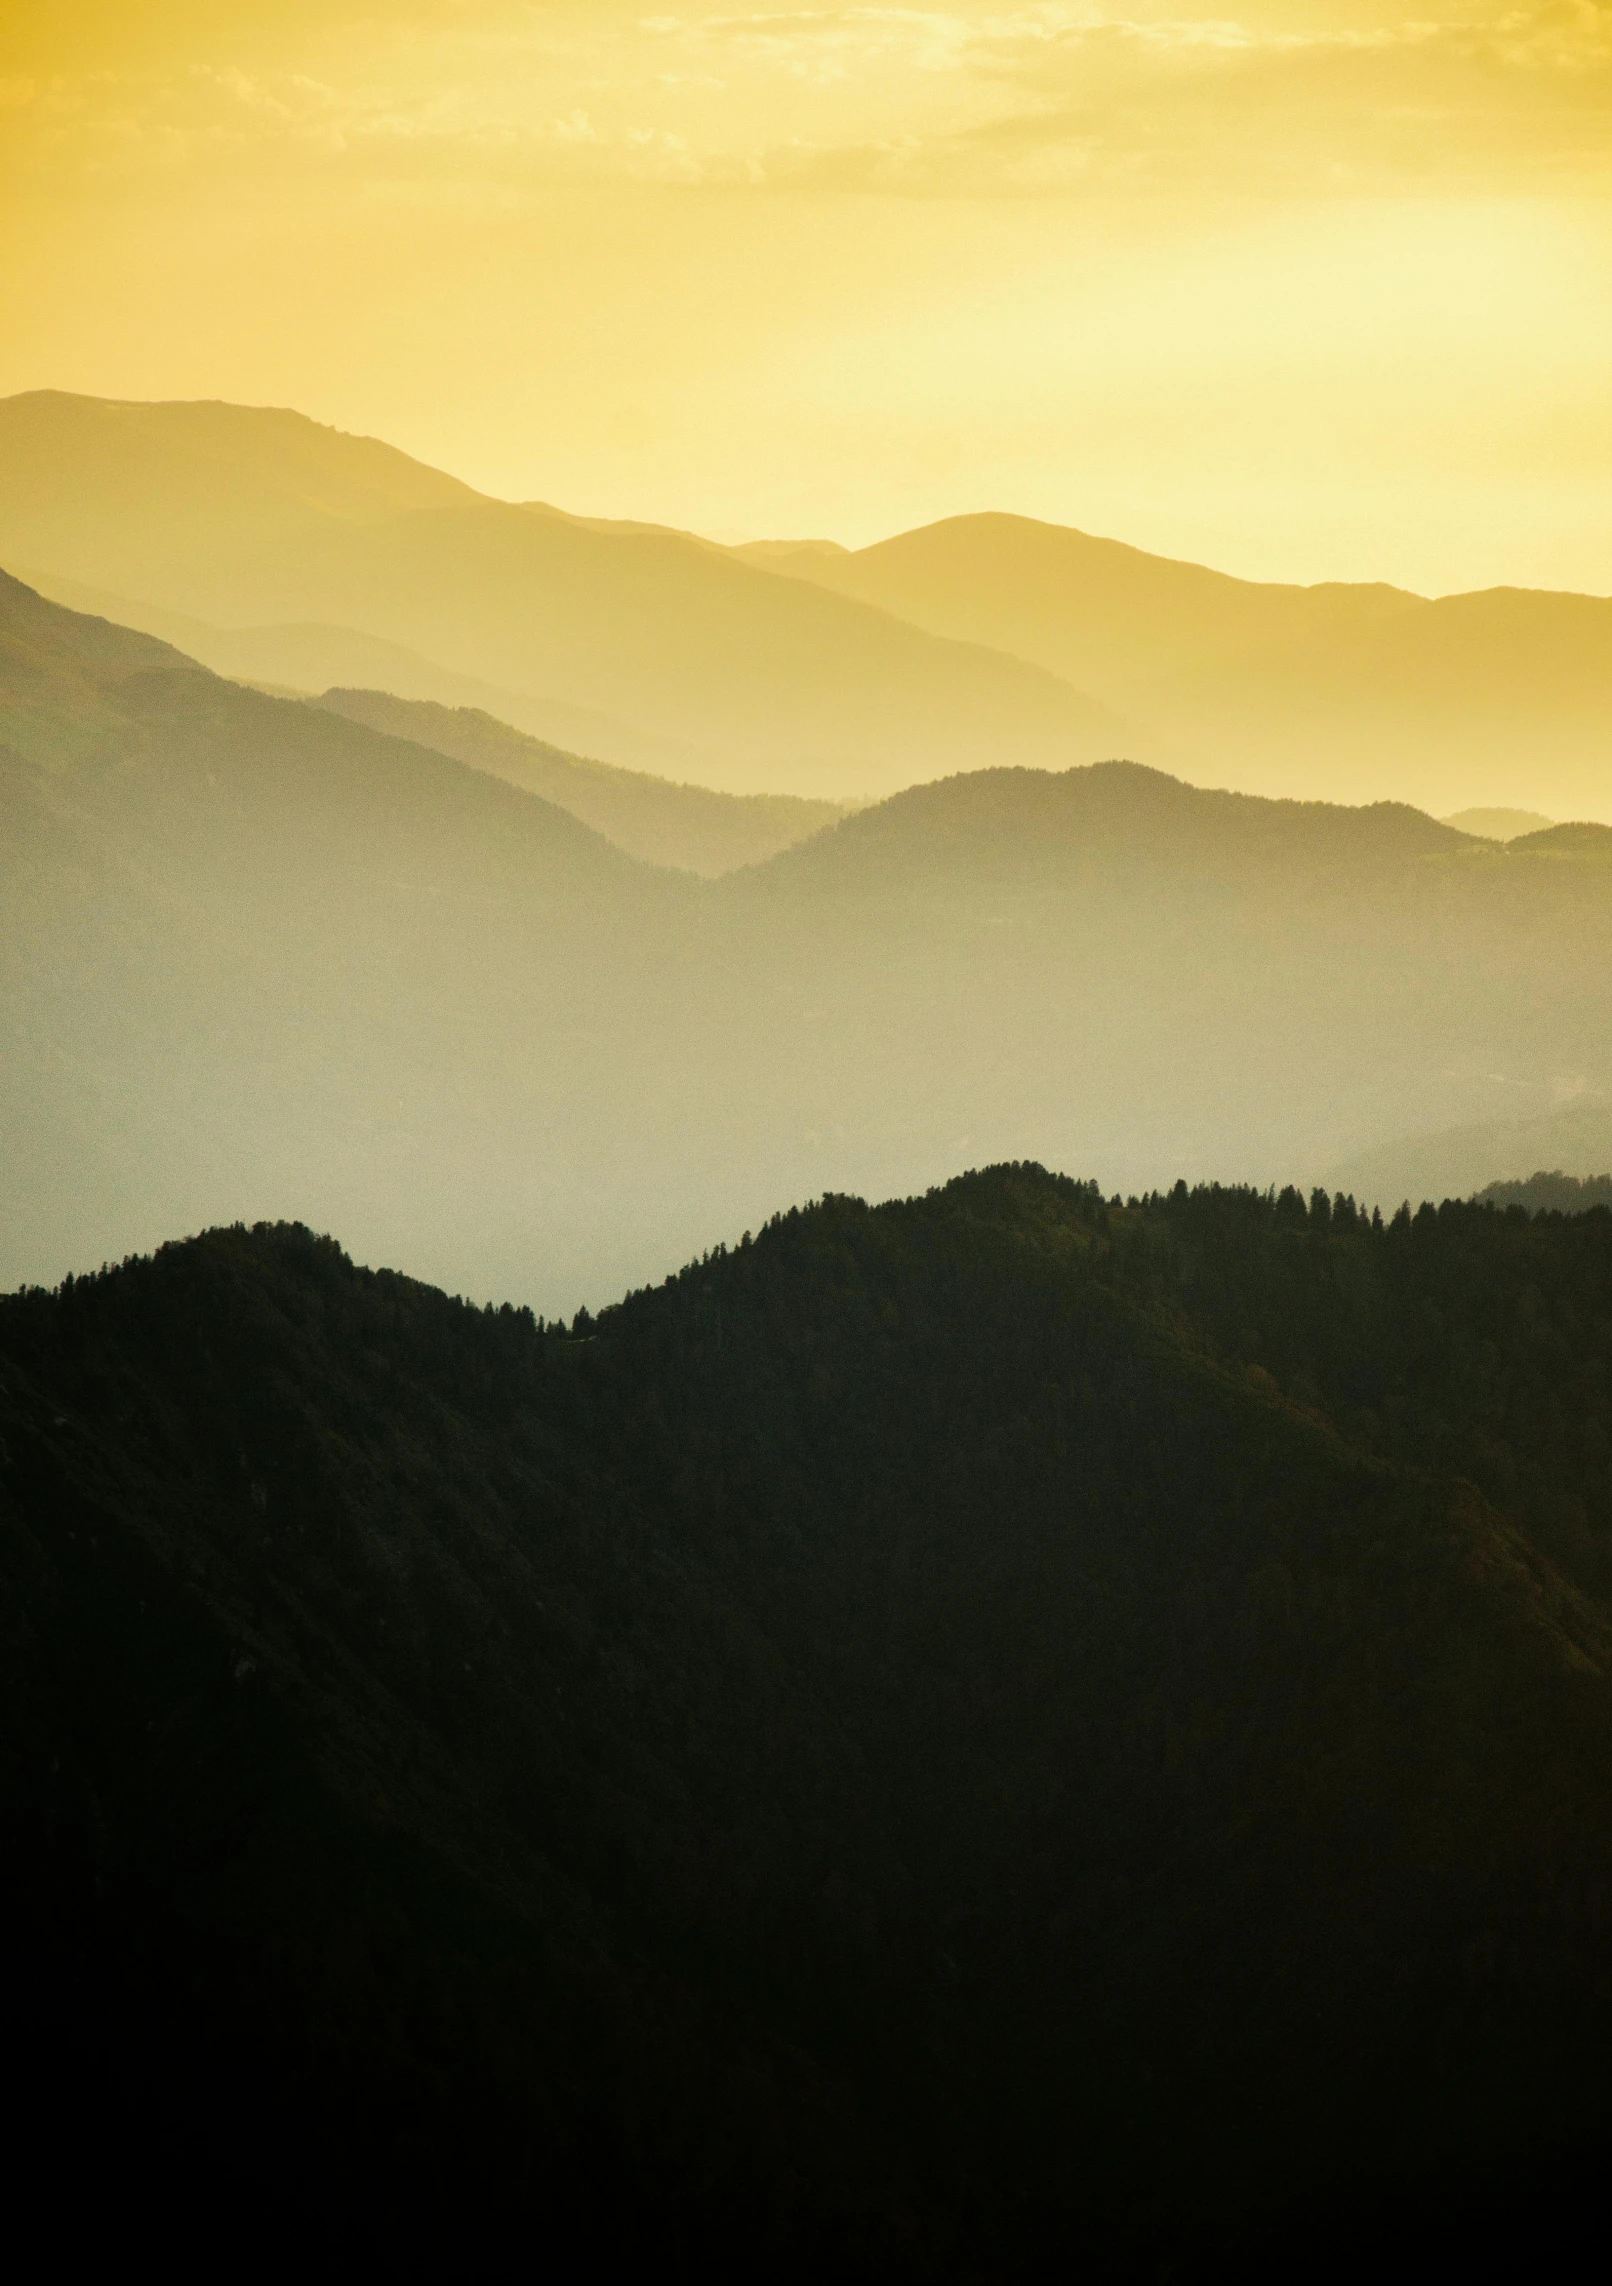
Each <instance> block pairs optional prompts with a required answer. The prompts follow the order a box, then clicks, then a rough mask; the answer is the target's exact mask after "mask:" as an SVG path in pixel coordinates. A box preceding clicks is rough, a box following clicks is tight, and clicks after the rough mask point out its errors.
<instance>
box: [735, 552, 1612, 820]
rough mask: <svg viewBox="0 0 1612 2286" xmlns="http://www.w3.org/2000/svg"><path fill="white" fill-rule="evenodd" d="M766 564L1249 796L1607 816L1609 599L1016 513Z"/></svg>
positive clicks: (1611, 661) (1611, 778)
mask: <svg viewBox="0 0 1612 2286" xmlns="http://www.w3.org/2000/svg"><path fill="white" fill-rule="evenodd" d="M751 560H753V561H755V562H757V563H758V564H763V565H765V566H766V567H767V568H769V569H771V570H773V571H774V572H778V573H782V574H785V575H787V576H790V577H792V578H795V579H797V580H802V579H803V580H807V581H810V582H812V583H813V584H815V585H819V586H824V587H830V588H832V589H834V590H835V592H836V593H840V594H847V595H854V596H857V597H859V598H860V599H861V600H863V601H864V602H869V603H876V604H879V605H881V606H882V607H883V608H884V609H886V610H889V611H894V612H897V613H899V614H900V615H901V616H902V617H904V618H907V619H910V620H911V621H912V622H913V624H914V625H915V626H919V627H925V628H927V629H929V630H930V632H932V633H934V634H941V635H948V636H952V637H958V638H962V639H965V640H968V641H972V642H982V643H990V644H993V645H995V646H997V647H998V648H1000V649H1001V650H1004V651H1011V652H1013V653H1015V654H1016V655H1017V656H1019V657H1021V658H1025V659H1030V660H1034V661H1035V662H1036V663H1038V664H1039V665H1041V666H1044V667H1048V668H1050V669H1051V670H1052V671H1053V672H1054V673H1057V674H1060V675H1063V676H1065V677H1066V678H1068V679H1069V680H1070V681H1072V682H1075V683H1078V684H1079V686H1080V688H1081V689H1083V690H1089V691H1092V692H1094V693H1095V694H1096V695H1097V696H1098V697H1100V698H1102V699H1104V700H1105V701H1107V703H1108V704H1110V705H1111V706H1114V707H1116V708H1118V709H1120V710H1121V712H1122V713H1123V714H1124V715H1125V716H1126V718H1127V719H1128V720H1130V721H1133V722H1134V723H1135V724H1136V725H1137V726H1138V727H1137V731H1136V735H1135V736H1134V737H1133V739H1132V740H1131V742H1130V746H1129V749H1128V750H1129V751H1130V752H1132V753H1135V754H1140V755H1141V756H1143V757H1144V758H1145V759H1148V760H1153V761H1163V762H1167V763H1168V764H1169V765H1170V766H1171V767H1177V768H1181V769H1184V770H1185V771H1187V772H1188V774H1190V775H1191V776H1193V777H1195V778H1201V777H1203V776H1206V775H1212V776H1213V777H1215V778H1217V779H1223V780H1224V781H1226V782H1229V783H1231V784H1233V785H1236V786H1238V787H1240V788H1242V789H1244V790H1246V791H1249V792H1257V793H1270V794H1298V793H1303V794H1308V795H1311V796H1324V797H1326V798H1328V799H1331V800H1337V801H1351V802H1359V801H1373V800H1401V801H1413V802H1416V803H1418V804H1419V805H1421V806H1422V807H1425V808H1428V809H1431V810H1433V811H1435V812H1441V811H1447V810H1451V809H1454V808H1457V807H1468V806H1473V805H1489V806H1508V807H1512V808H1516V807H1521V806H1527V807H1529V808H1536V809H1537V808H1543V809H1545V810H1547V811H1552V810H1554V811H1556V812H1558V813H1560V812H1562V811H1567V812H1568V813H1570V814H1574V815H1579V816H1590V817H1598V816H1612V744H1609V736H1612V733H1609V728H1608V726H1609V724H1612V600H1608V599H1605V598H1602V597H1597V596H1577V595H1553V594H1544V593H1536V592H1534V591H1532V590H1525V589H1515V588H1497V589H1494V590H1491V591H1489V592H1486V593H1483V594H1476V595H1459V596H1445V597H1443V598H1441V599H1440V600H1438V601H1436V602H1429V601H1427V600H1426V599H1425V598H1423V597H1419V596H1414V595H1410V594H1407V593H1405V592H1404V591H1403V590H1401V589H1397V588H1391V587H1383V586H1357V587H1351V586H1339V585H1326V584H1324V585H1321V586H1316V587H1308V588H1304V587H1283V586H1276V585H1267V584H1263V583H1260V582H1255V581H1249V580H1238V579H1230V578H1227V577H1226V576H1225V575H1224V574H1222V573H1219V572H1212V571H1208V570H1206V569H1204V568H1203V567H1202V566H1200V565H1197V564H1184V563H1174V562H1170V561H1168V560H1166V559H1164V558H1161V557H1157V556H1149V555H1145V554H1143V553H1142V552H1141V551H1140V550H1139V549H1135V548H1129V547H1125V546H1123V545H1121V544H1120V543H1119V542H1118V541H1114V540H1099V539H1093V538H1091V537H1090V536H1088V535H1087V534H1085V533H1083V532H1076V531H1070V530H1066V529H1063V528H1061V527H1059V526H1057V525H1050V524H1040V523H1036V522H1033V521H1032V520H1031V519H1030V518H1028V517H1019V516H962V517H953V518H950V519H948V520H947V521H946V522H944V523H940V524H933V525H929V526H926V527H925V528H923V529H922V530H919V531H914V532H904V533H902V534H900V535H899V536H897V537H896V538H894V539H891V540H885V541H881V542H880V543H878V544H877V545H876V546H874V547H870V548H862V549H858V550H856V551H854V552H846V551H840V552H838V553H835V552H832V551H828V550H824V549H823V548H821V547H810V548H806V549H803V550H800V551H796V552H785V553H782V554H780V553H779V552H778V551H777V550H775V549H774V550H771V551H768V552H766V553H764V554H760V555H758V554H756V553H755V552H754V551H752V552H751Z"/></svg>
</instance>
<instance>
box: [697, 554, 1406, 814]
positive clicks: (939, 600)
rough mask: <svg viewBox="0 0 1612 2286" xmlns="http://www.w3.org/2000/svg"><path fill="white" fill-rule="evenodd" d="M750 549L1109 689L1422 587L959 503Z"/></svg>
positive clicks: (1351, 619) (776, 564)
mask: <svg viewBox="0 0 1612 2286" xmlns="http://www.w3.org/2000/svg"><path fill="white" fill-rule="evenodd" d="M738 552H739V553H741V554H745V555H748V556H749V557H750V559H751V560H752V561H754V562H757V563H761V564H765V565H766V566H767V568H769V569H770V570H773V571H777V572H781V573H785V574H787V575H788V576H789V577H792V578H795V579H805V580H810V581H812V582H813V583H814V584H815V585H817V586H821V587H832V588H833V589H834V590H835V592H836V593H838V594H841V595H853V596H856V597H858V598H859V599H860V600H861V601H862V602H864V603H874V604H877V605H879V606H880V608H881V609H883V610H885V611H893V612H895V613H897V614H898V615H899V616H900V617H901V618H903V619H910V620H911V621H912V622H913V624H914V625H915V626H918V627H927V628H928V629H929V630H930V632H931V633H932V634H937V635H950V636H954V637H957V638H959V639H961V640H962V641H965V642H972V643H990V644H992V645H994V646H995V647H996V648H997V649H999V650H1003V651H1011V652H1012V653H1014V655H1015V656H1016V657H1018V658H1021V659H1033V660H1034V661H1035V662H1036V663H1037V665H1039V666H1043V667H1049V668H1050V669H1051V670H1052V672H1053V673H1054V674H1057V675H1062V676H1064V677H1065V679H1066V680H1067V681H1069V682H1072V683H1075V684H1077V685H1078V686H1079V687H1080V688H1081V689H1091V690H1097V691H1101V692H1103V693H1104V694H1105V695H1110V696H1112V694H1114V693H1116V692H1119V691H1133V690H1136V689H1139V688H1147V687H1150V686H1151V685H1152V684H1153V683H1155V682H1156V681H1157V680H1158V679H1159V677H1160V676H1162V675H1165V674H1170V673H1177V672H1180V671H1182V670H1185V669H1189V668H1191V667H1194V666H1197V665H1200V664H1208V663H1211V662H1220V661H1223V660H1225V659H1227V658H1228V657H1236V656H1238V655H1240V654H1243V653H1246V652H1249V651H1256V650H1265V649H1268V648H1270V647H1271V646H1272V645H1274V644H1277V643H1282V642H1290V641H1293V640H1296V639H1300V638H1302V637H1303V636H1305V635H1309V634H1311V633H1319V632H1321V631H1326V632H1332V631H1335V630H1341V629H1343V628H1345V627H1351V626H1354V625H1356V624H1358V623H1360V622H1371V621H1375V620H1377V619H1389V618H1393V617H1395V616H1396V615H1397V614H1399V613H1401V612H1404V611H1409V610H1414V609H1415V607H1416V605H1417V604H1418V603H1419V602H1420V600H1421V598H1420V597H1418V596H1414V595H1409V594H1407V593H1406V592H1405V591H1404V590H1403V589H1401V588H1394V587H1385V586H1369V587H1368V586H1359V587H1347V586H1339V585H1328V586H1321V587H1281V586H1272V585H1267V584H1263V583H1261V582H1257V581H1253V580H1243V579H1233V578H1231V577H1229V576H1228V575H1227V574H1226V573H1224V572H1216V571H1210V570H1208V569H1207V568H1206V567H1205V566H1203V565H1201V564H1188V563H1176V562H1173V561H1172V560H1171V559H1169V558H1168V557H1164V556H1150V555H1147V554H1146V553H1144V551H1143V550H1142V549H1140V548H1132V547H1127V546H1126V545H1125V544H1124V542H1123V541H1120V540H1103V539H1097V538H1094V537H1093V536H1092V535H1091V534H1090V533H1087V532H1077V531H1074V530H1072V529H1070V528H1069V527H1068V526H1066V525H1061V524H1044V523H1040V522H1038V521H1036V520H1035V519H1034V518H1032V517H1029V516H1004V515H982V516H949V517H947V518H945V519H944V520H943V521H942V522H941V523H938V524H926V525H924V526H922V527H921V528H920V529H919V530H917V531H912V532H901V533H898V534H897V535H896V536H895V538H893V539H889V540H879V541H876V542H875V543H874V544H873V546H871V547H866V548H857V549H854V550H845V549H841V550H832V551H831V550H828V549H825V548H824V547H822V546H821V545H820V544H817V545H813V544H811V543H808V544H806V545H805V546H804V547H802V548H800V549H798V550H789V549H787V548H784V549H780V547H779V546H778V545H777V544H771V545H769V544H768V543H765V542H764V543H761V544H760V546H759V547H758V546H756V545H754V544H753V545H752V546H751V547H750V548H749V549H740V550H739V551H738ZM1295 790H1296V789H1295Z"/></svg>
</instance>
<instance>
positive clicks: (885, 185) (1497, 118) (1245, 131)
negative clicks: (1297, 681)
mask: <svg viewBox="0 0 1612 2286" xmlns="http://www.w3.org/2000/svg"><path fill="white" fill-rule="evenodd" d="M1225 5H1226V8H1227V11H1228V12H1227V13H1224V14H1221V13H1218V12H1210V11H1206V10H1198V9H1192V8H1187V7H1179V6H1172V5H1163V6H1158V7H1147V6H1138V7H1128V8H1125V9H1124V10H1122V11H1110V10H1106V9H1104V8H1101V7H1097V6H1085V5H1073V4H1068V0H1027V4H1022V5H1014V4H1013V0H998V4H996V5H977V4H975V0H951V4H949V5H940V6H934V7H899V6H894V7H892V6H853V7H833V6H819V7H811V6H807V7H796V8H769V7H766V6H762V7H757V8H752V9H745V8H743V7H739V8H733V7H727V8H714V7H710V6H706V5H685V6H682V7H680V8H677V9H675V10H674V9H667V10H665V11H664V12H657V10H656V8H655V5H654V0H650V4H649V6H648V7H647V8H646V7H645V6H643V5H642V4H640V5H637V6H630V5H622V4H620V0H541V4H531V5H512V4H509V0H389V4H385V0H377V4H375V5H371V6H369V7H362V6H355V5H351V4H349V0H277V4H269V5H263V6H254V5H251V4H250V0H236V4H234V5H223V4H221V0H141V4H140V5H138V6H133V5H130V4H129V0H9V4H8V6H7V7H6V8H5V9H4V10H3V11H0V308H3V309H4V311H5V322H4V324H3V326H0V394H9V393H10V392H12V391H16V390H22V389H32V388H59V389H71V390H81V391H84V392H87V393H90V394H93V395H98V396H111V397H139V398H147V397H223V398H229V399H233V400H236V401H238V402H244V403H253V404H281V405H292V406H295V407H297V408H299V409H300V410H302V411H304V412H307V413H309V414H312V415H313V416H314V417H316V418H317V419H319V420H322V421H327V422H331V423H333V424H335V425H336V426H338V427H341V428H344V429H350V430H355V431H359V432H362V433H366V434H371V435H379V436H383V437H385V438H387V439H388V440H389V441H390V442H392V443H394V444H397V445H400V446H402V447H403V448H404V449H405V450H406V451H409V452H412V453H414V454H416V455H418V456H419V457H420V458H421V459H424V460H427V461H430V462H432V463H433V464H435V465H437V466H439V467H444V468H448V469H450V470H452V471H453V472H454V473H455V474H457V475H459V476H462V477H464V478H466V479H468V480H469V481H470V482H471V483H473V484H476V485H478V486H480V487H482V488H483V489H484V490H486V491H489V492H492V493H496V494H499V495H501V496H505V497H509V498H514V499H545V500H550V501H553V502H555V503H556V504H558V505H560V506H562V507H565V508H568V509H572V510H574V511H578V512H582V513H587V514H594V515H610V516H632V517H644V518H651V519H655V520H658V521H663V522H668V523H673V524H677V525H681V526H685V527H688V528H690V529H694V530H698V531H703V532H708V533H710V534H712V535H713V536H715V537H718V538H753V537H781V536H798V537H815V536H826V537H831V538H835V539H840V540H843V541H845V542H847V543H849V544H853V545H858V544H862V543H865V542H866V541H869V540H872V539H875V538H878V537H881V536H882V535H884V534H886V533H888V532H892V531H896V530H899V529H902V528H905V527H908V526H911V525H913V524H919V523H924V522H928V521H930V520H932V519H933V518H936V517H939V516H944V515H951V514H957V513H961V512H966V511H971V510H976V509H983V508H999V509H1010V510H1014V511H1017V512H1019V513H1022V514H1026V515H1033V516H1040V517H1045V518H1047V519H1049V520H1051V521H1054V522H1059V523H1068V524H1075V525H1078V526H1080V527H1081V528H1082V529H1084V530H1087V531H1093V532H1100V533H1105V534H1109V535H1112V536H1114V537H1118V538H1121V539H1126V540H1130V541H1132V542H1134V543H1135V544H1136V545H1138V546H1141V547H1145V548H1149V549H1154V550H1157V551H1159V552H1161V553H1165V554H1170V555H1179V556H1187V557H1191V558H1193V559H1195V560H1198V561H1201V562H1208V563H1213V564H1216V565H1218V566H1220V567H1222V568H1224V569H1226V570H1229V571H1234V572H1239V573H1242V574H1244V575H1245V576H1248V577H1253V578H1271V579H1301V580H1316V579H1329V578H1344V579H1374V578H1380V579H1392V580H1395V581H1397V582H1399V583H1400V584H1402V585H1405V586H1410V587H1413V588H1417V589H1419V590H1421V591H1423V592H1426V593H1441V592H1446V591H1448V590H1451V589H1458V588H1470V587H1480V586H1491V585H1498V584H1516V585H1525V586H1548V587H1574V588H1579V589H1584V590H1587V591H1590V592H1593V593H1598V594H1607V593H1612V0H1550V4H1547V5H1545V6H1542V7H1526V6H1525V7H1521V8H1510V7H1504V6H1497V5H1494V4H1493V0H1458V4H1455V5H1450V4H1447V0H1431V4H1428V0H1421V5H1420V7H1419V12H1418V13H1416V14H1415V15H1408V14H1405V13H1404V12H1402V10H1401V8H1400V7H1398V6H1396V5H1395V4H1394V0H1255V4H1253V5H1243V4H1240V0H1225Z"/></svg>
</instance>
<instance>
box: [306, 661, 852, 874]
mask: <svg viewBox="0 0 1612 2286" xmlns="http://www.w3.org/2000/svg"><path fill="white" fill-rule="evenodd" d="M318 703H319V705H320V706H321V707H323V708H324V709H325V710H326V711H327V712H329V713H331V714H339V715H343V716H345V717H346V719H347V720H348V721H349V722H365V723H368V724H369V726H370V727H371V729H374V730H384V731H389V732H391V733H392V734H393V735H394V736H395V737H399V738H410V739H413V740H414V741H415V742H416V744H418V745H420V746H429V747H432V748H434V749H435V751H436V752H437V753H439V754H451V755H453V756H454V757H455V758H456V759H457V760H458V761H460V762H467V763H469V765H470V767H471V768H472V769H474V770H487V771H490V772H491V773H492V775H493V776H494V777H495V778H506V779H508V781H509V783H510V784H511V785H512V786H523V787H524V788H525V789H526V791H527V792H528V793H532V794H540V795H542V797H543V799H544V800H545V801H550V802H556V803H558V805H559V807H560V808H561V809H563V810H569V811H570V813H571V815H572V816H573V817H579V818H581V819H582V820H583V821H584V823H585V824H587V825H591V826H592V827H593V828H594V830H595V831H596V832H598V833H602V834H603V835H604V836H605V838H606V839H607V840H609V841H613V842H614V843H615V845H616V847H617V848H618V849H624V850H626V851H627V853H628V855H629V856H632V857H641V858H643V859H645V860H646V861H647V862H648V863H649V864H651V865H676V866H682V867H684V868H685V869H686V870H687V871H688V872H690V873H703V874H706V875H715V874H720V873H731V872H732V871H733V869H734V868H735V866H739V865H753V864H756V863H758V862H759V861H760V860H761V859H763V858H767V857H771V856H773V855H774V854H775V853H776V852H777V851H778V850H780V849H787V848H788V847H789V846H790V844H791V843H793V842H797V841H803V840H804V839H805V838H806V836H807V835H808V834H813V833H817V832H819V831H820V830H821V829H822V828H823V827H824V826H826V825H832V824H833V822H834V821H835V819H836V818H838V817H841V816H842V815H843V814H844V811H843V806H842V805H841V804H839V803H837V802H808V801H802V800H800V799H799V798H798V797H796V796H794V795H790V794H717V793H712V792H711V791H710V790H709V789H708V788H706V787H704V786H685V785H673V784H670V783H668V781H667V780H666V779H664V778H651V777H648V776H646V775H645V774H644V773H643V772H641V771H636V770H618V769H615V768H613V767H612V766H611V765H610V764H609V763H605V762H586V761H583V760H582V759H580V758H579V757H578V756H577V755H575V754H564V753H561V752H560V750H559V749H558V748H557V747H553V746H547V745H545V744H544V743H543V741H542V740H541V739H537V738H531V737H528V736H527V735H526V734H525V733H524V732H522V731H518V730H513V729H511V728H510V726H509V725H508V724H507V723H504V722H500V721H498V720H496V719H495V718H494V717H493V716H492V715H490V714H487V713H485V712H483V711H482V710H481V709H480V708H475V707H451V708H450V707H445V706H434V705H432V704H430V703H429V702H427V701H423V700H408V699H399V698H393V697H391V696H390V695H389V694H388V693H387V692H385V691H373V690H327V691H326V692H325V693H324V695H323V696H322V697H321V698H320V700H319V702H318Z"/></svg>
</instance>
